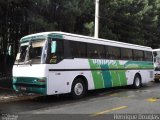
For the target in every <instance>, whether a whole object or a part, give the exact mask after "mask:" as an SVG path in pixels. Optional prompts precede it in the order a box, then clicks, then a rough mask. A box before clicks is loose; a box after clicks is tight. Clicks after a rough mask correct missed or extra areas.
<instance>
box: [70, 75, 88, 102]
mask: <svg viewBox="0 0 160 120" xmlns="http://www.w3.org/2000/svg"><path fill="white" fill-rule="evenodd" d="M86 92H87V89H86V84H85V82H84V81H83V80H82V79H80V78H77V79H75V80H74V81H73V84H72V89H71V97H72V98H73V99H79V98H82V97H84V96H85V95H86Z"/></svg>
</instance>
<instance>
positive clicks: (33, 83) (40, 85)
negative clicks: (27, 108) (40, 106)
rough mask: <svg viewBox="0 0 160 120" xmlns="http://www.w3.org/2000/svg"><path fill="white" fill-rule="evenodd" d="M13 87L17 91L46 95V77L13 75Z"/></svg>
mask: <svg viewBox="0 0 160 120" xmlns="http://www.w3.org/2000/svg"><path fill="white" fill-rule="evenodd" d="M13 89H14V90H15V91H18V92H25V93H36V94H42V95H46V92H47V87H46V78H45V77H42V78H35V77H13Z"/></svg>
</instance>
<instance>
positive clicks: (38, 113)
mask: <svg viewBox="0 0 160 120" xmlns="http://www.w3.org/2000/svg"><path fill="white" fill-rule="evenodd" d="M0 114H1V117H2V118H3V119H4V118H12V119H13V118H14V119H16V120H17V119H18V120H36V119H38V120H44V119H45V120H47V119H51V118H52V119H53V118H54V119H53V120H56V119H57V120H60V119H62V120H83V119H92V120H94V119H96V120H100V119H102V120H104V119H106V120H108V119H110V120H112V119H117V120H121V119H127V118H128V119H131V118H132V120H133V119H136V118H137V119H149V118H151V117H152V119H156V120H157V119H160V83H154V82H150V83H148V84H146V85H145V86H143V87H142V88H140V89H131V88H130V87H118V88H112V89H107V90H96V91H90V92H89V93H88V96H87V97H86V98H83V99H80V100H71V99H70V98H69V96H67V95H65V96H58V97H57V96H48V97H36V98H34V99H29V100H25V101H24V100H23V101H17V102H7V103H0ZM121 114H122V115H121ZM158 114H159V115H158ZM128 119H127V120H128Z"/></svg>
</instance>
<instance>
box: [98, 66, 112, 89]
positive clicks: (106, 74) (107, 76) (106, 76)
mask: <svg viewBox="0 0 160 120" xmlns="http://www.w3.org/2000/svg"><path fill="white" fill-rule="evenodd" d="M101 68H102V69H109V66H108V65H101ZM102 75H103V80H104V86H105V88H110V87H112V79H111V75H110V72H109V70H102Z"/></svg>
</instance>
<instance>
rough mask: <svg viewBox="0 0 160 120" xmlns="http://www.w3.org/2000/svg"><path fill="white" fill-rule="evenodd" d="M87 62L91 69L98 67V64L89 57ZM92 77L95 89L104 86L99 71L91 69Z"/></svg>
mask: <svg viewBox="0 0 160 120" xmlns="http://www.w3.org/2000/svg"><path fill="white" fill-rule="evenodd" d="M89 64H90V67H91V69H97V68H99V67H100V66H99V65H98V64H94V63H93V60H91V59H89ZM92 77H93V81H94V86H95V89H98V88H104V82H103V77H102V74H101V71H92Z"/></svg>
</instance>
